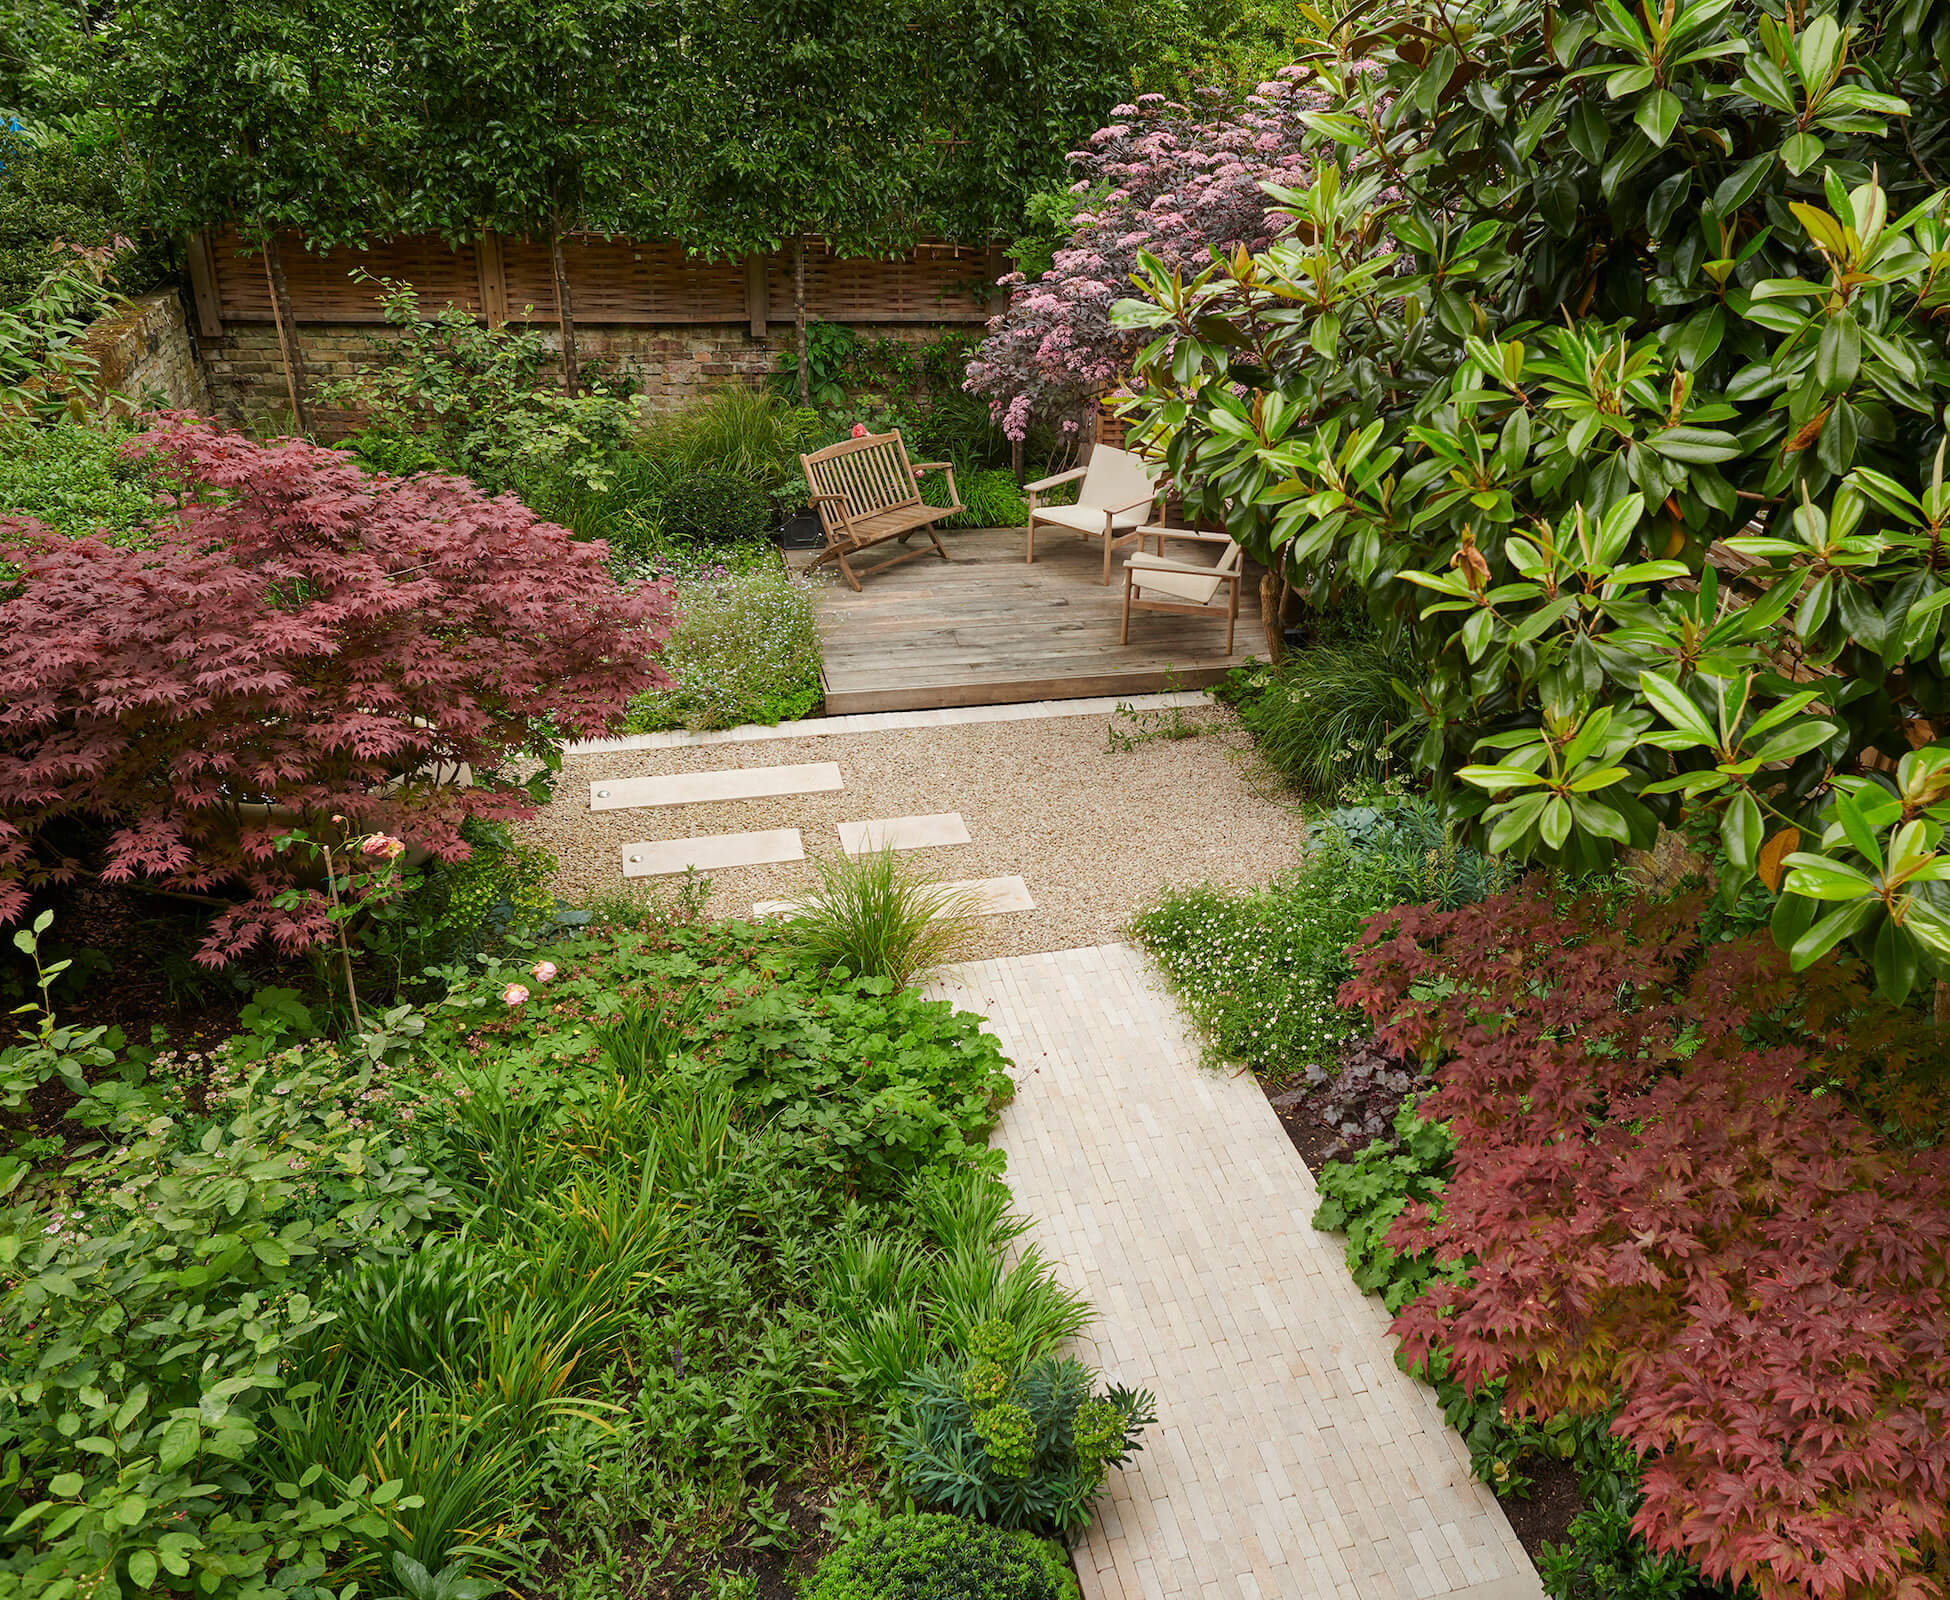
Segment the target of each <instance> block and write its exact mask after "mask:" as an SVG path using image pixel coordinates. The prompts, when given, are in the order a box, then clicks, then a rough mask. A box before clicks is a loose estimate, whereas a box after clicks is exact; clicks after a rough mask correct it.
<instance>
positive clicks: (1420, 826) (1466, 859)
mask: <svg viewBox="0 0 1950 1600" xmlns="http://www.w3.org/2000/svg"><path fill="white" fill-rule="evenodd" d="M1313 829H1314V832H1315V833H1316V834H1317V835H1318V836H1319V837H1321V838H1323V839H1327V838H1338V839H1339V840H1340V841H1341V842H1342V843H1343V844H1344V845H1345V847H1346V849H1347V851H1348V853H1349V855H1350V856H1351V858H1352V859H1351V862H1350V871H1351V872H1352V873H1353V875H1354V877H1355V879H1356V881H1357V882H1358V883H1359V885H1360V887H1361V890H1362V892H1363V894H1364V895H1365V896H1366V897H1367V898H1368V899H1370V900H1372V901H1373V902H1374V904H1375V905H1377V906H1399V905H1408V904H1410V903H1415V904H1433V905H1440V906H1442V907H1443V908H1444V909H1445V910H1452V909H1454V908H1455V907H1456V906H1460V905H1469V904H1472V903H1474V902H1475V901H1478V900H1483V899H1487V898H1488V897H1489V896H1490V895H1493V894H1499V893H1501V892H1502V891H1503V890H1505V889H1507V888H1509V887H1510V884H1511V882H1512V881H1513V880H1514V878H1515V875H1516V873H1515V868H1514V867H1512V866H1511V864H1510V863H1509V862H1507V861H1505V860H1503V859H1502V858H1501V857H1499V856H1486V855H1484V854H1483V853H1482V852H1481V851H1480V850H1476V849H1473V848H1472V847H1470V846H1469V845H1466V844H1462V843H1460V842H1459V840H1458V838H1457V835H1458V833H1459V832H1460V831H1461V830H1460V829H1458V828H1457V827H1456V825H1455V824H1454V823H1452V822H1447V821H1445V820H1444V819H1443V816H1442V810H1441V808H1440V807H1439V806H1437V805H1436V804H1434V802H1432V801H1430V800H1427V799H1425V798H1423V797H1421V796H1417V795H1410V796H1406V797H1402V798H1399V799H1388V800H1386V801H1385V802H1383V803H1379V804H1374V805H1349V806H1339V807H1337V808H1336V809H1334V810H1332V811H1328V812H1323V813H1322V814H1321V815H1320V816H1319V817H1316V818H1315V819H1314V823H1313Z"/></svg>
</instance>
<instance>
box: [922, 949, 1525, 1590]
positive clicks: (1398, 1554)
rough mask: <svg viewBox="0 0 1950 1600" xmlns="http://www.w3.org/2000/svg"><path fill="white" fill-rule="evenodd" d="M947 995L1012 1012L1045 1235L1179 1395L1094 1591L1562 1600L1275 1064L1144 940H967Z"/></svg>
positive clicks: (1105, 1332)
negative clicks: (1274, 1080) (1276, 1075)
mask: <svg viewBox="0 0 1950 1600" xmlns="http://www.w3.org/2000/svg"><path fill="white" fill-rule="evenodd" d="M929 993H930V994H932V995H934V996H937V997H940V998H944V999H948V1000H952V1001H953V1002H954V1003H955V1004H956V1005H957V1006H959V1007H961V1008H962V1009H964V1010H968V1011H974V1012H978V1013H980V1014H982V1015H983V1016H986V1017H987V1018H988V1019H989V1026H990V1029H991V1030H992V1031H993V1032H994V1034H995V1035H996V1037H997V1038H998V1039H999V1040H1000V1041H1001V1042H1002V1046H1003V1049H1004V1050H1005V1051H1006V1052H1007V1053H1008V1055H1009V1056H1010V1058H1011V1060H1012V1061H1013V1063H1014V1066H1013V1070H1012V1072H1011V1074H1010V1075H1011V1076H1012V1077H1013V1078H1014V1079H1015V1081H1016V1098H1015V1100H1014V1102H1013V1103H1012V1104H1011V1105H1010V1106H1009V1107H1008V1109H1007V1110H1006V1111H1004V1112H1003V1114H1002V1121H1001V1125H1000V1126H999V1128H998V1129H997V1131H996V1135H995V1142H996V1143H997V1144H998V1145H1000V1146H1001V1147H1002V1148H1003V1150H1005V1151H1006V1152H1007V1154H1008V1158H1009V1167H1008V1174H1007V1176H1008V1180H1009V1185H1010V1187H1011V1188H1012V1189H1013V1190H1014V1191H1015V1197H1016V1203H1017V1205H1018V1206H1019V1207H1020V1208H1021V1209H1022V1211H1023V1213H1024V1214H1025V1215H1027V1216H1029V1217H1031V1218H1033V1219H1035V1226H1034V1227H1033V1229H1032V1230H1031V1232H1030V1234H1029V1235H1028V1237H1029V1238H1030V1239H1032V1240H1033V1241H1034V1242H1035V1243H1036V1244H1037V1245H1038V1246H1039V1247H1040V1248H1041V1249H1042V1250H1043V1251H1044V1253H1045V1254H1046V1255H1048V1256H1049V1257H1050V1258H1051V1259H1052V1260H1054V1261H1056V1262H1058V1263H1060V1264H1061V1267H1062V1270H1063V1275H1064V1277H1065V1279H1066V1280H1067V1281H1068V1282H1070V1283H1071V1284H1072V1285H1073V1286H1074V1287H1076V1288H1078V1289H1080V1290H1082V1291H1083V1292H1084V1293H1085V1294H1086V1295H1087V1296H1088V1297H1089V1299H1090V1302H1091V1304H1092V1306H1093V1307H1095V1309H1096V1313H1097V1320H1096V1321H1095V1322H1094V1323H1093V1324H1092V1325H1091V1326H1090V1328H1088V1329H1087V1330H1086V1331H1085V1333H1084V1336H1083V1337H1082V1339H1081V1340H1079V1341H1078V1344H1079V1354H1081V1355H1082V1356H1083V1357H1084V1358H1085V1359H1087V1360H1090V1361H1093V1362H1094V1363H1095V1364H1096V1365H1098V1366H1100V1367H1102V1368H1103V1369H1104V1372H1105V1374H1106V1377H1107V1378H1108V1379H1109V1380H1110V1381H1113V1382H1117V1383H1125V1384H1130V1385H1132V1386H1133V1387H1137V1388H1147V1389H1150V1390H1152V1391H1153V1393H1155V1394H1156V1396H1157V1399H1158V1423H1157V1426H1155V1427H1154V1428H1151V1429H1150V1430H1148V1431H1147V1433H1146V1435H1145V1444H1144V1449H1143V1451H1142V1452H1141V1453H1140V1454H1139V1455H1138V1456H1137V1457H1136V1458H1135V1459H1134V1461H1133V1463H1132V1465H1131V1466H1130V1467H1128V1468H1126V1469H1124V1470H1123V1471H1121V1472H1113V1473H1112V1474H1111V1478H1110V1483H1109V1486H1108V1488H1107V1491H1106V1494H1105V1497H1104V1499H1103V1500H1102V1501H1100V1502H1099V1504H1098V1514H1097V1519H1096V1522H1095V1523H1094V1524H1093V1526H1092V1528H1091V1530H1090V1532H1089V1534H1087V1535H1086V1536H1085V1538H1084V1540H1083V1541H1082V1543H1080V1544H1079V1545H1078V1546H1077V1549H1076V1552H1075V1555H1076V1565H1077V1571H1078V1573H1079V1575H1080V1577H1081V1580H1082V1585H1083V1594H1084V1600H1113V1597H1118V1600H1121V1597H1124V1596H1133V1597H1135V1596H1145V1597H1146V1600H1543V1592H1544V1591H1543V1586H1542V1584H1541V1583H1539V1581H1538V1578H1537V1574H1536V1571H1535V1569H1534V1568H1533V1567H1532V1566H1531V1564H1530V1559H1529V1557H1528V1556H1526V1555H1525V1554H1524V1551H1523V1547H1522V1546H1521V1545H1520V1544H1519V1543H1518V1542H1517V1539H1516V1535H1515V1534H1513V1533H1512V1532H1511V1530H1510V1524H1509V1521H1508V1519H1507V1518H1506V1517H1505V1516H1504V1514H1503V1508H1502V1507H1501V1506H1499V1505H1498V1504H1497V1503H1496V1497H1495V1496H1494V1495H1492V1494H1491V1493H1490V1491H1489V1490H1488V1489H1487V1488H1486V1487H1484V1486H1483V1485H1482V1484H1480V1483H1477V1482H1476V1481H1475V1480H1474V1479H1473V1478H1471V1476H1470V1473H1469V1454H1468V1452H1467V1451H1466V1450H1465V1449H1464V1448H1463V1445H1462V1441H1461V1440H1460V1439H1459V1438H1458V1437H1457V1436H1456V1434H1455V1432H1454V1430H1453V1429H1451V1428H1450V1427H1449V1426H1448V1424H1447V1423H1445V1422H1444V1421H1443V1418H1442V1410H1441V1407H1440V1406H1438V1405H1437V1404H1436V1401H1435V1395H1434V1393H1433V1391H1432V1390H1430V1389H1429V1388H1427V1387H1426V1386H1425V1385H1423V1384H1420V1383H1417V1382H1416V1381H1415V1380H1414V1379H1413V1378H1410V1377H1409V1376H1408V1375H1407V1374H1406V1373H1404V1372H1403V1371H1401V1369H1400V1368H1398V1367H1397V1366H1396V1365H1395V1346H1394V1341H1393V1340H1392V1339H1391V1338H1390V1337H1389V1335H1388V1331H1387V1329H1388V1319H1387V1316H1386V1314H1385V1313H1384V1312H1383V1310H1382V1307H1381V1303H1380V1301H1379V1300H1378V1299H1376V1298H1374V1297H1373V1296H1369V1295H1363V1294H1362V1293H1361V1291H1360V1290H1359V1289H1358V1288H1356V1287H1355V1285H1354V1280H1353V1279H1352V1278H1350V1277H1349V1276H1348V1271H1347V1264H1346V1262H1345V1261H1344V1260H1343V1258H1342V1242H1341V1240H1340V1239H1339V1237H1338V1236H1336V1235H1333V1234H1326V1233H1321V1232H1318V1231H1317V1230H1316V1229H1315V1228H1314V1227H1313V1224H1312V1220H1311V1219H1312V1217H1313V1213H1314V1208H1315V1205H1316V1204H1317V1202H1318V1196H1317V1194H1316V1192H1315V1189H1314V1184H1313V1179H1312V1178H1311V1177H1310V1176H1309V1174H1308V1172H1307V1169H1306V1167H1305V1165H1304V1164H1302V1162H1301V1161H1300V1158H1299V1157H1298V1156H1297V1155H1295V1154H1294V1151H1293V1147H1292V1146H1291V1145H1290V1144H1289V1143H1288V1142H1287V1138H1286V1134H1285V1132H1284V1131H1283V1130H1282V1129H1281V1127H1280V1123H1279V1119H1278V1117H1277V1116H1276V1115H1275V1114H1274V1112H1273V1110H1272V1108H1271V1107H1270V1106H1269V1105H1267V1103H1266V1097H1265V1096H1264V1095H1263V1094H1261V1092H1260V1090H1259V1087H1258V1085H1256V1084H1255V1083H1254V1082H1253V1081H1252V1079H1251V1078H1250V1077H1248V1076H1246V1075H1245V1074H1243V1073H1242V1074H1239V1075H1237V1076H1227V1075H1224V1074H1222V1073H1218V1072H1212V1071H1209V1070H1206V1069H1203V1068H1201V1067H1200V1065H1199V1048H1198V1043H1197V1040H1196V1039H1195V1038H1194V1037H1193V1035H1192V1033H1191V1031H1190V1026H1189V1024H1188V1023H1187V1021H1186V1020H1185V1017H1184V1014H1183V1013H1182V1012H1181V1011H1180V1010H1179V1008H1178V1006H1177V1004H1176V1003H1175V1002H1174V1001H1173V1000H1172V999H1171V997H1170V996H1169V995H1168V994H1167V993H1166V992H1165V990H1164V988H1163V986H1162V984H1160V983H1159V981H1158V980H1157V978H1156V977H1155V976H1154V975H1153V974H1152V972H1151V971H1150V969H1149V967H1148V966H1147V964H1146V962H1145V960H1144V957H1143V956H1142V955H1141V954H1140V953H1139V952H1138V951H1136V950H1135V949H1132V948H1131V947H1129V946H1127V945H1103V946H1098V947H1096V948H1094V949H1087V950H1063V951H1058V952H1056V953H1054V954H1050V955H1035V956H1015V957H1010V958H1007V959H1004V960H999V961H977V962H968V963H965V964H963V965H960V966H957V967H951V968H948V969H947V970H946V971H945V972H944V973H943V974H942V976H941V977H940V979H938V980H937V981H936V982H935V983H934V984H932V985H930V987H929Z"/></svg>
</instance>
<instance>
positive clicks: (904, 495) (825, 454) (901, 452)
mask: <svg viewBox="0 0 1950 1600" xmlns="http://www.w3.org/2000/svg"><path fill="white" fill-rule="evenodd" d="M799 465H800V466H801V467H803V468H804V469H805V473H806V488H807V489H808V490H809V491H810V498H811V500H812V503H813V505H814V506H815V507H817V508H818V511H819V523H820V526H821V527H822V528H824V529H825V530H826V548H825V549H824V550H822V551H820V553H819V555H818V557H817V558H816V559H815V560H814V561H813V563H812V565H813V566H814V567H818V566H823V565H825V563H827V562H828V561H832V562H837V563H838V565H839V569H840V572H841V574H842V575H843V576H844V577H845V579H846V581H847V582H848V583H849V584H851V585H852V586H853V587H854V589H856V590H857V589H858V588H859V587H860V579H859V576H858V574H856V573H855V572H854V570H853V568H852V566H851V565H850V564H849V563H848V561H847V557H848V556H851V555H857V554H859V552H860V551H862V550H866V549H869V548H871V547H872V546H874V545H877V544H885V543H886V542H887V541H888V540H889V539H898V540H900V542H901V543H902V544H905V543H906V542H907V541H908V539H909V538H911V537H912V536H913V535H914V534H915V533H917V532H925V533H926V534H927V536H928V541H929V543H930V544H932V545H933V546H934V548H933V550H931V551H930V550H910V551H908V552H907V554H906V555H903V556H896V557H894V559H893V560H891V561H882V562H880V563H879V564H878V565H876V566H873V567H870V568H868V569H867V570H868V571H869V572H881V571H884V570H885V569H886V568H888V567H897V566H899V565H900V564H901V563H902V562H903V561H912V560H913V559H914V558H915V557H916V556H925V555H938V556H940V557H941V559H942V560H943V561H947V560H949V559H951V558H950V556H949V554H948V552H947V551H946V550H944V549H943V548H942V547H941V540H940V539H939V538H937V537H936V536H935V531H934V525H935V524H936V523H937V522H939V521H940V520H941V519H942V518H943V517H952V516H953V515H954V514H955V513H956V512H957V511H960V510H962V509H963V507H962V503H961V497H960V496H959V495H958V494H957V493H956V492H955V469H954V468H953V467H952V466H950V465H949V464H948V463H947V462H946V461H923V462H922V463H921V464H920V465H919V466H918V467H916V466H911V465H909V463H908V459H907V446H906V445H905V444H903V443H902V442H901V436H900V433H899V431H898V430H896V431H895V432H893V433H869V434H863V435H862V436H861V437H859V438H857V439H842V440H841V441H840V442H839V443H838V444H829V445H828V446H827V447H826V448H825V449H824V450H815V451H814V452H813V453H812V454H811V455H809V456H801V457H800V458H799ZM923 472H945V473H946V474H947V475H948V500H949V502H950V503H949V504H947V505H945V506H931V505H928V504H927V503H926V502H925V501H923V500H922V499H921V485H920V476H921V474H922V473H923ZM807 570H808V571H810V570H811V568H810V567H809V568H808V569H807Z"/></svg>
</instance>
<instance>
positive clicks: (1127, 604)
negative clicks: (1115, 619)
mask: <svg viewBox="0 0 1950 1600" xmlns="http://www.w3.org/2000/svg"><path fill="white" fill-rule="evenodd" d="M1117 642H1118V643H1119V644H1129V643H1130V642H1131V569H1130V568H1129V567H1126V568H1125V569H1124V631H1123V632H1122V633H1120V634H1119V635H1118V636H1117ZM1226 654H1227V655H1231V654H1232V652H1231V651H1230V650H1228V651H1227V652H1226Z"/></svg>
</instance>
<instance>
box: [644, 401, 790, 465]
mask: <svg viewBox="0 0 1950 1600" xmlns="http://www.w3.org/2000/svg"><path fill="white" fill-rule="evenodd" d="M818 426H819V419H818V414H817V413H816V412H813V411H808V410H802V409H801V408H800V407H798V406H796V405H793V404H791V403H790V402H788V401H787V400H786V399H784V398H783V397H782V396H780V395H778V394H776V393H772V392H770V391H767V390H762V389H741V388H726V389H719V390H717V391H716V392H714V393H712V394H710V395H707V396H706V397H705V398H704V399H702V400H699V401H696V402H694V403H693V404H691V405H687V406H684V407H682V408H681V409H679V410H676V411H672V412H667V413H665V414H664V415H662V416H659V417H657V418H655V419H654V420H653V421H651V422H650V423H649V424H647V425H646V426H645V427H644V429H643V430H642V432H641V434H640V435H639V437H638V440H637V443H636V445H635V446H634V449H635V451H636V452H637V453H639V454H641V455H643V456H645V457H647V458H649V459H651V460H654V461H656V462H658V463H659V464H660V465H661V466H662V468H663V469H664V471H665V472H666V473H667V474H668V475H669V476H670V477H672V478H682V477H687V476H689V475H691V474H694V473H700V472H721V473H729V474H730V475H731V476H733V477H737V478H743V479H745V480H746V481H747V482H749V483H753V484H756V485H757V486H758V487H759V488H761V489H770V488H773V487H774V486H775V485H777V484H779V483H781V482H784V481H786V480H789V479H796V478H798V477H799V475H800V470H799V461H798V458H799V456H800V455H802V454H803V453H805V452H806V451H808V450H810V449H812V441H813V439H814V438H815V437H816V436H817V429H818Z"/></svg>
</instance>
